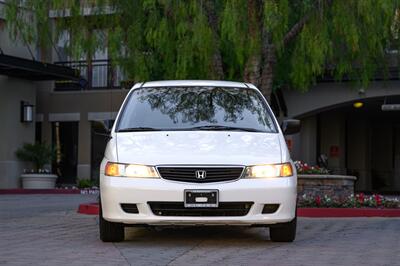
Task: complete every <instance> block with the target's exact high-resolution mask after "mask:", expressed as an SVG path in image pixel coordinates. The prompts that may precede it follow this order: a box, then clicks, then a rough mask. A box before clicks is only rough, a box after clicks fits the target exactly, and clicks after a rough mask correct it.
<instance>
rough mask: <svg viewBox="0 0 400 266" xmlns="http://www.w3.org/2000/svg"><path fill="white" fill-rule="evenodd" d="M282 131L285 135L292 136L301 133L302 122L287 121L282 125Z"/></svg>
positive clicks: (295, 120)
mask: <svg viewBox="0 0 400 266" xmlns="http://www.w3.org/2000/svg"><path fill="white" fill-rule="evenodd" d="M281 129H282V132H283V134H284V135H292V134H296V133H299V132H300V129H301V122H300V120H297V119H286V120H283V122H282V124H281Z"/></svg>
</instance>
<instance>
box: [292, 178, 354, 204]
mask: <svg viewBox="0 0 400 266" xmlns="http://www.w3.org/2000/svg"><path fill="white" fill-rule="evenodd" d="M356 180H357V178H356V177H355V176H345V175H327V174H322V175H303V174H299V175H298V182H297V183H298V187H297V188H298V189H297V193H298V196H299V197H301V196H302V195H304V194H306V195H310V196H312V197H315V196H317V195H320V196H322V195H327V196H329V197H335V198H347V197H349V196H350V195H351V194H353V193H354V182H355V181H356Z"/></svg>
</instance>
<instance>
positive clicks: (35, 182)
mask: <svg viewBox="0 0 400 266" xmlns="http://www.w3.org/2000/svg"><path fill="white" fill-rule="evenodd" d="M21 179H22V187H23V188H25V189H52V188H55V186H56V180H57V176H56V175H51V174H23V175H21Z"/></svg>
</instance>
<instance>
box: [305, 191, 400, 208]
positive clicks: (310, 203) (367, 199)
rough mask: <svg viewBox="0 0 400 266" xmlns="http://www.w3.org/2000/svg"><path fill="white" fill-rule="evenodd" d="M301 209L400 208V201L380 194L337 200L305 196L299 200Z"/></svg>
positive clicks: (356, 195) (326, 197)
mask: <svg viewBox="0 0 400 266" xmlns="http://www.w3.org/2000/svg"><path fill="white" fill-rule="evenodd" d="M298 206H299V207H314V208H315V207H317V208H318V207H319V208H391V209H397V208H400V199H399V198H396V197H386V196H382V195H379V194H373V195H365V194H363V193H358V194H351V195H350V196H349V197H347V198H336V197H330V196H328V195H323V196H320V195H316V196H314V195H307V194H303V195H302V196H300V197H299V198H298Z"/></svg>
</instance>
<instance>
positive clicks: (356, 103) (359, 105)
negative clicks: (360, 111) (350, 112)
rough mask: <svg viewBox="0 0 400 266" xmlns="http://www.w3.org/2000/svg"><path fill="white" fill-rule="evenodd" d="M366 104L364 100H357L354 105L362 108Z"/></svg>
mask: <svg viewBox="0 0 400 266" xmlns="http://www.w3.org/2000/svg"><path fill="white" fill-rule="evenodd" d="M363 106H364V103H363V102H355V103H353V107H354V108H361V107H363Z"/></svg>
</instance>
